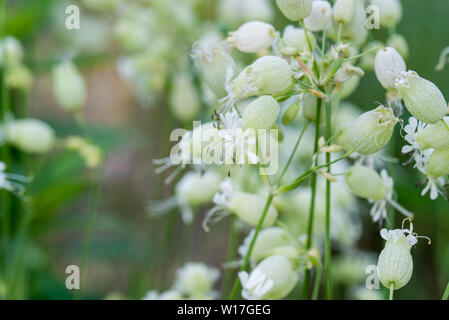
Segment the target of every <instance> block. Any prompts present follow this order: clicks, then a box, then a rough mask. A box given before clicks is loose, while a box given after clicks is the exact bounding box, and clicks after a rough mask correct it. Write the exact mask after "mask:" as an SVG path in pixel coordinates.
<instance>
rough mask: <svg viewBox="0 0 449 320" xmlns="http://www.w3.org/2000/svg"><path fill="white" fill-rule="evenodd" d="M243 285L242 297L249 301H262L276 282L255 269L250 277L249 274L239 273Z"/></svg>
mask: <svg viewBox="0 0 449 320" xmlns="http://www.w3.org/2000/svg"><path fill="white" fill-rule="evenodd" d="M239 278H240V282H241V284H242V288H243V290H242V296H243V298H245V299H247V300H260V299H261V298H262V297H263V296H264V295H265V294H266V293H268V292H269V291H270V290H271V288H272V287H273V285H274V281H273V280H271V279H268V278H267V276H266V275H265V274H264V273H263V272H262V271H260V270H259V269H257V268H256V269H254V270H253V271H252V272H251V274H250V275H248V273H247V272H245V271H242V272H239Z"/></svg>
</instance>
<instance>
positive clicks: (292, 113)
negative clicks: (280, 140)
mask: <svg viewBox="0 0 449 320" xmlns="http://www.w3.org/2000/svg"><path fill="white" fill-rule="evenodd" d="M298 113H299V105H298V104H297V103H292V104H291V105H290V106H289V107H288V108H287V109H286V110H285V112H284V114H283V115H282V124H283V125H284V126H286V125H289V124H290V123H292V122H293V121H294V120H295V119H296V116H297V115H298Z"/></svg>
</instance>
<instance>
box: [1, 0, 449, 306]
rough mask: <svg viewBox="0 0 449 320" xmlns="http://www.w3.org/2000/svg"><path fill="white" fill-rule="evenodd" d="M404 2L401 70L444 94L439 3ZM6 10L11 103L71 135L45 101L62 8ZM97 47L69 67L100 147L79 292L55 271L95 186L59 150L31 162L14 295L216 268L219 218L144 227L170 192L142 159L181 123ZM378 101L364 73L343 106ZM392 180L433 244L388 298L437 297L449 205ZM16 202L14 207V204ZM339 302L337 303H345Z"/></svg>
mask: <svg viewBox="0 0 449 320" xmlns="http://www.w3.org/2000/svg"><path fill="white" fill-rule="evenodd" d="M213 1H214V0H211V1H207V0H204V2H205V3H206V4H205V6H206V11H205V12H206V15H207V16H209V18H211V19H213V18H214V16H213V12H214V10H213V6H214V3H213ZM273 2H274V1H273ZM402 2H403V9H404V17H403V19H402V21H401V23H400V25H399V26H398V28H397V31H398V32H399V33H400V34H402V35H404V36H405V38H406V39H407V40H408V42H409V45H410V58H409V60H408V61H407V64H408V68H409V69H413V70H415V71H417V72H418V73H419V74H420V75H421V76H423V77H425V78H427V79H429V80H431V81H433V82H434V83H435V84H436V85H437V86H438V87H439V88H441V89H442V91H443V94H444V95H445V97H449V67H448V68H446V69H445V70H443V71H442V72H435V71H434V67H435V65H436V64H437V62H438V59H439V55H440V53H441V51H442V50H443V49H444V48H445V47H447V46H449V35H448V30H449V21H448V18H447V17H448V13H449V2H448V1H442V0H425V1H424V0H403V1H402ZM7 3H8V14H7V17H6V34H10V35H13V36H15V37H17V38H19V39H20V40H21V42H22V43H23V45H24V47H25V54H26V64H27V66H29V67H30V69H31V70H32V72H33V74H34V76H35V84H34V87H33V90H32V93H31V95H30V96H29V97H17V100H16V101H18V105H17V106H15V107H17V108H20V107H21V106H20V104H26V103H27V101H29V102H30V105H31V107H30V113H31V115H33V116H35V117H38V118H41V119H44V120H46V121H48V122H49V123H50V124H51V125H52V126H53V127H54V128H55V129H56V131H57V133H58V135H62V136H64V135H67V134H78V133H79V129H78V127H77V126H76V124H75V122H74V121H73V119H72V118H71V117H70V116H68V115H67V114H65V113H64V112H61V111H60V110H59V109H58V107H57V106H56V103H55V102H54V101H53V98H52V93H51V80H50V71H51V67H52V65H53V64H54V63H55V62H57V61H58V60H59V59H60V58H61V52H63V51H60V50H61V44H63V43H64V44H65V46H66V47H67V46H68V47H70V43H71V39H70V35H67V38H66V39H62V38H61V37H60V36H58V33H60V32H58V29H62V28H64V27H63V26H62V25H61V24H60V21H59V20H58V19H55V17H54V14H55V8H58V7H61V8H62V7H63V5H62V2H61V1H56V0H13V1H7ZM64 3H65V2H64ZM67 3H77V1H71V2H67ZM82 8H83V7H82ZM83 10H87V11H88V9H83ZM83 10H82V14H83V12H84V11H83ZM57 12H59V14H61V11H57ZM276 12H277V16H276V20H275V23H274V24H275V26H276V27H277V29H278V30H283V28H284V26H285V25H286V23H287V21H286V20H285V19H284V18H283V17H281V15H280V14H279V12H278V11H277V10H276ZM93 14H97V13H96V12H95V11H94V12H93ZM63 17H64V16H63ZM97 19H100V20H101V19H104V21H105V22H108V23H110V22H111V20H113V19H114V15H112V14H103V15H100V14H98V15H97ZM58 23H59V24H58ZM167 23H170V22H167ZM59 31H60V30H59ZM65 33H66V34H67V33H69V31H65ZM111 33H112V31H111ZM374 36H375V38H377V39H381V40H385V38H386V36H387V35H386V33H385V32H383V31H382V30H380V31H376V32H374ZM62 47H64V46H62ZM106 48H107V50H106V51H102V52H98V53H94V54H92V53H89V54H83V53H81V54H79V55H77V57H76V59H75V61H76V63H77V64H78V66H79V67H80V68H81V69H82V71H83V75H84V76H85V78H86V80H87V84H88V91H89V98H88V105H87V106H86V108H85V110H86V117H87V120H88V123H89V129H88V130H89V136H91V137H92V139H93V140H94V141H95V142H96V143H98V144H99V145H101V146H102V147H103V148H104V149H105V150H107V154H106V162H105V166H104V171H103V173H104V175H103V179H102V185H101V197H100V200H99V203H98V214H97V217H96V219H95V220H94V221H93V224H92V225H93V237H92V246H91V248H90V270H89V279H88V281H87V288H83V290H82V293H79V294H78V295H76V294H73V292H70V291H68V290H67V289H66V288H65V284H64V281H65V277H66V275H65V273H64V271H65V267H66V266H67V265H70V264H77V265H79V264H81V260H82V255H83V241H84V240H83V239H84V238H85V237H84V236H85V233H86V224H89V220H88V219H89V218H88V217H89V210H90V209H89V207H88V203H89V198H90V197H91V196H92V195H93V194H95V190H96V189H95V185H92V183H91V181H93V180H94V179H93V178H94V177H95V172H93V171H86V170H85V169H84V167H83V163H82V160H81V159H80V158H79V157H78V156H77V155H75V154H72V153H70V152H61V153H58V154H55V155H53V154H52V155H50V156H48V157H46V158H45V159H43V160H41V162H42V163H41V164H40V165H39V168H40V169H39V171H38V174H37V175H36V177H35V180H34V182H33V183H32V184H31V186H30V188H31V190H32V191H31V193H32V194H33V195H34V196H35V198H36V199H37V200H36V201H34V202H33V204H32V205H33V210H32V211H33V216H32V221H31V223H30V230H29V236H28V240H27V242H26V246H25V252H26V254H24V255H23V259H24V261H23V263H21V264H20V265H21V268H23V269H24V271H25V272H24V278H23V279H21V280H20V281H21V282H22V285H21V286H20V287H21V288H22V292H21V293H22V296H23V297H28V298H31V299H71V298H76V297H82V298H97V299H98V298H104V297H106V296H108V295H110V294H112V293H120V295H122V296H123V297H127V298H136V299H139V298H141V297H142V296H143V295H144V294H145V292H147V291H148V290H150V289H153V288H156V289H159V290H164V289H167V288H169V287H170V285H171V283H172V282H173V277H174V274H175V272H176V269H177V268H179V267H180V266H181V265H182V264H184V262H186V261H202V262H205V263H207V264H210V265H213V266H217V267H221V264H222V263H223V262H224V261H225V257H226V251H227V249H228V248H227V242H228V241H227V236H228V229H229V221H224V222H223V223H221V224H219V225H217V226H216V227H215V230H214V232H213V233H210V234H206V233H204V232H202V229H201V227H200V224H201V220H200V219H196V222H195V224H194V225H192V226H185V225H183V224H182V223H181V222H180V219H179V215H178V214H177V213H176V212H171V213H169V215H167V216H165V217H164V218H162V219H159V220H150V219H148V216H147V205H148V202H149V201H150V200H158V199H163V198H166V197H169V196H170V195H171V193H172V187H173V186H172V185H169V186H164V184H163V180H164V178H165V177H164V176H161V175H155V174H154V167H153V165H152V163H151V160H152V159H153V158H160V157H162V156H165V155H166V154H168V153H169V148H170V145H168V144H167V141H168V137H169V133H170V132H171V130H172V129H174V128H176V127H179V126H180V123H177V122H176V121H175V120H173V119H172V118H171V117H170V116H169V115H168V112H167V106H166V97H161V98H159V99H158V100H156V101H155V102H154V103H155V104H157V105H156V106H155V107H154V108H141V107H140V106H139V104H138V102H137V101H136V99H135V98H134V97H133V95H132V92H130V89H129V88H128V87H127V86H126V85H124V84H123V82H122V81H121V80H120V79H119V76H118V74H117V71H116V65H115V59H116V58H117V57H118V56H119V50H118V48H117V47H116V46H115V45H114V44H110V45H108V46H106ZM384 94H385V93H384V89H383V88H382V87H381V86H380V84H379V83H378V82H377V80H376V79H375V76H374V74H373V73H368V74H367V75H366V76H365V77H364V78H363V80H362V82H361V85H360V86H359V88H358V89H357V91H356V92H355V93H354V94H353V96H351V97H350V99H349V100H351V101H352V102H354V103H355V104H357V105H358V106H360V107H361V108H363V109H366V110H368V109H371V108H373V107H374V106H375V105H376V102H377V101H379V102H382V101H384ZM407 118H408V117H407V116H406V115H404V116H403V119H407ZM396 130H399V128H397V129H396ZM399 137H400V136H399V134H398V133H397V134H396V135H395V139H396V141H394V142H393V143H392V144H391V148H392V152H393V153H394V156H395V157H397V158H399V159H400V161H401V162H402V163H404V162H406V161H407V159H408V158H407V156H404V155H402V154H401V153H400V149H401V146H402V141H400V138H399ZM16 169H17V170H19V171H20V170H21V169H20V167H17V168H16ZM390 173H391V174H392V175H393V177H394V179H395V183H396V184H395V186H396V191H397V193H398V199H399V200H400V202H401V204H402V205H404V206H405V207H407V208H413V211H414V212H415V214H416V220H417V221H419V224H417V229H418V230H417V231H418V232H419V233H420V234H423V235H429V236H430V237H431V238H432V245H431V246H427V245H426V244H425V243H424V242H423V243H422V244H420V245H419V246H417V247H416V248H415V249H413V256H414V263H415V264H414V266H415V269H414V277H412V279H411V281H410V283H409V284H408V290H399V291H398V292H397V294H395V296H396V297H397V298H398V299H439V298H441V295H442V292H443V290H444V287H445V285H446V284H447V282H448V281H449V204H448V202H447V201H445V200H444V199H442V198H441V197H440V198H439V199H438V200H437V201H429V200H428V198H422V197H421V196H420V192H421V188H418V187H417V184H419V183H421V182H424V181H420V180H422V178H421V177H419V176H418V175H416V174H414V173H413V172H412V170H407V168H403V167H401V166H394V171H391V172H390ZM15 205H16V206H19V204H18V203H17V202H16V203H15ZM361 208H362V209H360V212H359V213H360V215H361V216H362V217H363V219H364V231H363V236H362V239H361V241H360V243H359V248H360V249H363V250H368V251H373V252H380V250H381V249H382V241H381V239H380V237H379V236H378V231H377V229H376V228H373V227H372V222H371V221H370V218H369V213H368V212H369V207H368V206H367V205H363V204H362V203H361ZM15 212H19V211H15ZM13 219H14V221H13V223H15V224H18V223H19V221H20V219H21V217H19V216H17V214H16V215H14V216H13ZM399 219H400V217H397V221H396V225H397V224H398V223H399V221H400V220H399ZM337 289H338V288H337ZM337 297H338V298H344V295H343V293H341V295H337Z"/></svg>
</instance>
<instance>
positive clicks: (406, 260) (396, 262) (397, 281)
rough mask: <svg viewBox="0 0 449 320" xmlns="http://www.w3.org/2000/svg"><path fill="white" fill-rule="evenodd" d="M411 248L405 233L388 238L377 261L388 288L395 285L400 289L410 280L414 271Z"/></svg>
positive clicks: (381, 278) (379, 271) (381, 277)
mask: <svg viewBox="0 0 449 320" xmlns="http://www.w3.org/2000/svg"><path fill="white" fill-rule="evenodd" d="M410 248H411V246H410V244H409V242H408V241H407V239H406V238H405V236H404V235H402V236H400V237H399V238H397V239H395V238H393V237H392V238H390V239H389V240H387V242H386V244H385V248H384V249H383V250H382V252H381V253H380V255H379V260H378V262H377V273H378V275H379V279H380V281H381V282H382V284H383V285H384V286H385V287H386V288H388V289H390V288H391V286H392V285H393V289H394V290H398V289H400V288H402V287H403V286H405V285H406V284H407V283H408V282H409V281H410V278H411V277H412V273H413V259H412V255H411V254H410Z"/></svg>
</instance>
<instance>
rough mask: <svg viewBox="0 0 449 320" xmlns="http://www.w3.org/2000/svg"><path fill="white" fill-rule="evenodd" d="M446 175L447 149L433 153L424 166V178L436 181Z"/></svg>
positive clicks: (448, 152)
mask: <svg viewBox="0 0 449 320" xmlns="http://www.w3.org/2000/svg"><path fill="white" fill-rule="evenodd" d="M446 147H447V146H446ZM447 174H449V148H448V149H442V150H435V151H433V152H432V154H431V155H430V157H429V160H428V162H427V165H426V176H427V177H429V178H433V179H436V178H439V177H442V176H445V175H447Z"/></svg>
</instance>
